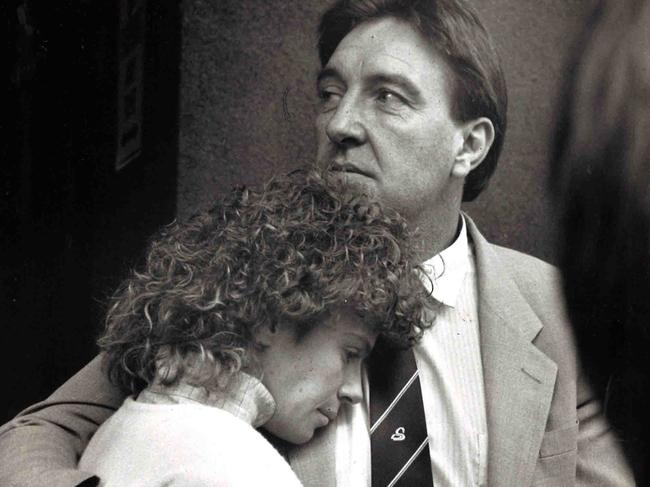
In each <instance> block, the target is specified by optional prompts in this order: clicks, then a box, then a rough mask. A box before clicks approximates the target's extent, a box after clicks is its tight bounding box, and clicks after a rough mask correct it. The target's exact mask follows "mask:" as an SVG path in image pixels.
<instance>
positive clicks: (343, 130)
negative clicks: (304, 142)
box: [325, 93, 366, 147]
mask: <svg viewBox="0 0 650 487" xmlns="http://www.w3.org/2000/svg"><path fill="white" fill-rule="evenodd" d="M361 118H362V117H361V109H360V107H359V103H358V101H357V100H356V99H355V98H354V97H353V96H351V94H349V93H348V94H346V95H345V96H344V97H343V98H342V99H341V101H340V102H339V104H338V106H337V107H336V110H335V112H334V115H332V118H330V119H329V122H328V123H327V126H326V128H325V130H326V132H327V136H328V137H329V139H330V140H331V141H332V142H334V143H335V144H337V145H340V146H345V147H354V146H357V145H360V144H363V143H364V141H365V137H366V131H365V127H364V125H363V122H362V119H361Z"/></svg>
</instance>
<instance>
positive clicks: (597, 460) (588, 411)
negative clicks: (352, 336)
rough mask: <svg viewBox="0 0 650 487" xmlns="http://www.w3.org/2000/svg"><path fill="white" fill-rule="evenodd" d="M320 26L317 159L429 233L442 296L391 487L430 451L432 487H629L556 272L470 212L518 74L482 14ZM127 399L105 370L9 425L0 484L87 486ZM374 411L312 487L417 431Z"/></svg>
mask: <svg viewBox="0 0 650 487" xmlns="http://www.w3.org/2000/svg"><path fill="white" fill-rule="evenodd" d="M320 33H321V38H320V44H319V50H320V58H321V62H322V64H323V69H322V71H321V73H320V75H319V79H318V88H319V93H320V97H321V105H320V111H319V114H318V116H317V121H316V126H317V131H318V146H319V147H318V161H319V163H320V164H321V166H322V167H327V168H329V170H330V174H331V177H333V178H335V179H338V180H341V181H343V182H344V183H345V184H347V185H349V186H350V187H351V188H353V189H355V190H359V191H363V192H366V193H369V194H371V195H373V196H375V197H377V198H378V199H380V200H381V201H383V202H384V203H385V204H387V205H389V206H392V207H394V208H395V209H397V210H399V211H400V212H401V213H402V214H403V215H404V216H405V217H406V218H407V219H408V220H409V223H410V224H411V225H412V226H413V227H417V228H418V229H419V232H420V238H419V241H418V243H419V248H420V255H421V258H422V261H423V262H425V267H427V268H428V269H429V270H430V279H431V282H432V284H433V286H432V288H433V289H432V296H433V298H434V299H435V300H436V301H437V304H436V309H437V316H436V317H435V323H434V326H433V327H432V328H431V329H430V330H429V331H427V332H426V333H425V335H424V337H423V339H422V342H421V343H420V344H419V345H418V347H417V348H416V350H415V362H416V364H417V367H418V373H417V374H414V375H413V377H414V378H416V377H417V380H418V381H419V385H420V387H415V388H410V389H409V390H416V391H421V395H422V399H421V401H422V402H423V404H424V416H423V419H422V420H421V421H419V422H422V423H425V424H426V429H427V432H426V433H425V436H426V438H425V440H424V441H423V442H422V444H421V447H420V448H418V450H417V451H416V452H415V453H414V454H413V456H411V457H410V458H409V459H408V460H409V461H407V462H406V463H405V464H404V466H403V467H402V468H400V469H399V470H398V472H397V474H396V475H395V476H394V477H393V478H392V480H389V481H388V482H386V484H384V485H395V484H396V485H400V483H399V482H401V485H409V483H408V482H407V480H406V479H408V478H409V477H408V475H410V473H409V471H410V469H411V467H412V466H414V465H416V464H417V465H419V466H420V467H421V465H422V462H417V461H415V459H416V457H417V458H418V459H420V460H422V459H424V463H423V464H424V467H425V468H424V470H425V473H426V475H428V476H429V477H428V478H430V480H428V481H426V482H419V481H418V482H411V483H410V485H424V484H426V483H428V484H431V482H433V483H434V484H435V485H436V486H447V485H453V486H466V485H490V486H513V487H514V486H522V485H542V484H543V485H573V484H574V483H578V484H581V485H627V484H629V483H630V477H629V472H628V470H627V467H626V466H625V463H624V461H623V460H622V458H621V455H620V452H619V448H618V446H617V444H616V441H615V439H614V438H613V435H612V434H611V433H610V432H609V430H608V427H607V424H606V422H605V421H604V419H603V417H602V415H601V410H600V407H599V404H598V402H597V401H595V400H594V398H593V397H592V395H591V393H590V391H589V388H588V387H587V386H586V385H585V384H584V382H583V380H582V377H581V374H580V370H579V367H578V366H577V363H576V359H575V350H574V346H573V343H572V338H571V334H570V330H569V326H568V324H567V322H566V318H565V316H564V313H563V309H562V306H561V299H560V298H559V295H558V292H557V291H558V290H557V284H556V274H555V271H554V270H553V269H552V268H551V267H550V266H548V265H546V264H544V263H542V262H540V261H538V260H536V259H534V258H532V257H528V256H525V255H522V254H520V253H517V252H514V251H510V250H506V249H503V248H499V247H496V246H493V245H491V244H489V243H487V242H486V241H485V239H484V238H483V237H482V236H481V234H480V233H479V232H478V230H477V229H476V227H475V225H474V224H473V222H472V221H471V220H470V219H469V218H468V217H466V216H463V215H462V214H461V212H460V205H461V202H462V201H463V200H466V201H468V200H471V199H473V198H475V197H476V196H477V195H478V194H479V193H480V191H481V190H482V188H483V187H484V186H485V185H486V184H487V181H488V179H489V177H490V176H491V174H492V172H493V171H494V168H495V165H496V162H497V159H498V156H499V152H500V149H501V146H502V143H503V136H504V132H505V126H506V92H505V84H504V81H503V75H502V73H501V70H500V67H499V63H498V59H497V56H496V54H495V52H494V50H493V48H492V44H491V41H490V40H489V38H488V36H487V33H486V32H485V30H484V28H483V27H482V25H481V23H480V21H479V20H478V18H477V17H476V15H475V13H474V12H473V10H472V9H470V8H469V7H468V6H467V5H465V4H464V3H463V2H461V1H458V0H443V1H433V0H430V1H428V2H406V1H379V0H377V1H356V2H355V1H352V2H339V3H337V4H336V5H335V6H333V7H332V8H331V9H330V10H328V11H327V12H326V13H325V15H324V16H323V19H322V22H321V27H320ZM412 356H413V355H411V357H412ZM372 372H373V371H372V367H371V370H370V373H371V375H372ZM388 373H390V371H389V372H388ZM418 374H419V376H418ZM374 382H375V381H374V379H372V380H371V383H370V386H369V388H370V389H369V390H366V392H367V395H369V396H370V400H371V402H372V401H373V400H374V399H373V398H374V397H378V395H375V394H374V393H373V392H372V388H373V383H374ZM410 384H411V385H412V382H411V383H410ZM416 385H417V384H416ZM400 394H401V393H400ZM122 399H123V397H122V396H121V395H120V394H118V393H117V392H116V390H115V389H114V388H113V387H112V386H111V385H110V383H109V382H108V380H107V379H106V377H105V376H104V374H103V373H102V372H101V370H100V369H99V366H98V361H97V359H96V360H95V361H93V362H91V363H90V364H89V365H88V366H87V367H86V368H85V369H84V370H82V371H81V372H80V373H79V374H77V375H76V376H75V377H73V378H72V379H71V380H70V381H69V382H68V383H67V384H65V385H64V386H63V387H62V388H61V389H59V390H58V391H56V392H55V393H54V394H53V396H51V397H50V398H49V399H48V400H47V401H45V402H44V403H41V404H39V405H36V406H33V407H32V408H30V409H29V410H27V411H26V412H25V413H24V414H23V416H22V417H19V418H18V419H16V420H14V422H13V424H12V425H9V426H8V427H5V428H4V430H3V433H4V434H3V436H1V437H0V454H1V455H2V457H1V459H0V460H1V461H2V466H3V469H2V472H3V473H2V475H3V476H4V478H2V477H0V480H5V483H7V481H8V482H9V483H11V482H12V481H13V482H15V483H20V482H19V480H20V481H23V483H28V482H32V483H34V484H36V483H39V482H40V483H41V484H47V485H56V484H59V485H71V484H72V483H73V482H76V481H81V480H84V479H87V478H88V477H89V474H84V473H82V472H75V471H71V470H69V468H70V467H73V466H74V465H75V463H76V458H77V456H78V455H79V453H80V452H81V451H82V450H83V448H84V446H85V444H86V443H87V441H88V438H89V437H90V436H91V435H92V433H93V432H94V431H95V429H96V428H97V425H98V424H99V423H101V422H103V421H104V420H105V419H106V418H107V417H108V416H109V415H110V414H111V412H112V410H113V409H114V408H116V407H118V406H119V404H120V403H121V401H122ZM418 401H419V398H418ZM394 402H395V401H393V403H394ZM393 403H391V406H392V405H393ZM369 407H370V409H371V413H372V409H373V404H372V403H371V404H370V405H369ZM367 411H368V404H366V406H365V407H364V406H361V407H358V408H350V409H349V410H347V411H344V412H343V414H342V415H341V417H340V418H339V420H338V421H337V424H336V427H330V428H326V429H325V431H324V432H323V434H322V435H321V436H320V437H319V438H317V439H316V440H314V441H313V442H312V443H311V444H310V445H308V446H306V447H305V448H303V449H300V450H297V451H294V452H292V453H291V454H290V460H291V463H292V466H293V468H294V470H295V471H296V473H297V474H298V476H299V477H300V478H301V480H303V482H304V483H305V485H325V486H329V485H355V486H358V485H362V486H363V485H370V472H371V471H374V470H375V468H376V464H377V463H378V462H377V459H379V458H382V457H383V454H384V453H386V449H390V448H393V446H395V447H396V445H401V444H402V442H404V443H406V442H407V441H405V440H406V439H407V438H410V436H411V431H410V427H409V429H406V428H404V427H398V428H396V429H395V430H394V432H393V434H392V435H390V438H391V439H392V441H393V443H389V444H388V446H386V447H377V446H375V445H374V443H372V446H371V442H373V441H374V440H373V439H372V438H369V436H370V435H369V430H368V428H369V426H371V424H370V422H369V421H371V420H372V418H369V417H368V416H369V415H368V413H367ZM410 411H411V412H412V413H413V414H415V409H412V410H410ZM371 416H372V414H371ZM379 421H380V420H378V421H377V424H378V422H379ZM373 426H374V420H373ZM10 428H11V429H10ZM371 448H372V455H371V454H370V453H371ZM17 450H20V451H21V454H20V455H15V451H17ZM388 453H390V451H388ZM388 456H389V457H390V455H388ZM379 467H381V465H380V466H379ZM373 482H374V483H373V485H377V482H378V479H377V477H375V478H374V479H373Z"/></svg>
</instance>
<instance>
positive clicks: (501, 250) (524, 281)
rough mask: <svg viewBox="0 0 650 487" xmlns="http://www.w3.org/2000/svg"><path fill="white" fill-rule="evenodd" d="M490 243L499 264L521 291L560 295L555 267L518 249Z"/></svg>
mask: <svg viewBox="0 0 650 487" xmlns="http://www.w3.org/2000/svg"><path fill="white" fill-rule="evenodd" d="M491 245H492V247H493V248H494V250H495V251H496V253H497V255H498V256H499V259H500V261H501V265H502V266H503V267H504V268H505V269H506V270H507V271H508V273H509V274H510V275H511V276H512V277H513V279H514V280H515V282H516V283H517V285H518V286H519V288H520V289H521V290H522V292H525V293H529V292H535V293H551V294H552V295H553V297H560V288H561V276H560V272H559V270H558V268H557V267H555V266H554V265H552V264H549V263H548V262H546V261H543V260H542V259H539V258H537V257H533V256H532V255H528V254H525V253H523V252H519V251H518V250H513V249H509V248H507V247H501V246H500V245H494V244H491ZM549 297H550V296H549Z"/></svg>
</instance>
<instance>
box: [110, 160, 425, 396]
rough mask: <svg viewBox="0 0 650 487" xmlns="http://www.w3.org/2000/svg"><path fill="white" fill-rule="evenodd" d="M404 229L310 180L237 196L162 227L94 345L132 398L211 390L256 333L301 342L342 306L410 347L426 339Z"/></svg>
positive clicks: (236, 364) (382, 212)
mask: <svg viewBox="0 0 650 487" xmlns="http://www.w3.org/2000/svg"><path fill="white" fill-rule="evenodd" d="M409 237H410V235H409V232H408V230H407V227H406V223H405V221H404V220H403V219H402V218H401V217H399V216H398V215H397V214H395V213H393V212H390V211H388V210H386V209H382V208H381V207H380V206H379V205H378V204H377V203H374V202H371V201H369V200H367V199H366V198H365V197H361V196H354V197H353V196H349V195H346V194H344V193H343V192H341V191H338V190H337V189H335V188H333V187H332V186H330V185H329V184H328V183H327V182H325V180H324V179H323V178H322V177H321V176H319V175H318V174H316V173H313V172H300V173H298V174H293V175H292V176H287V177H285V178H278V179H274V180H272V181H271V182H269V183H268V184H266V185H265V186H264V187H263V188H262V190H261V191H253V190H251V189H247V188H239V189H236V190H234V191H233V192H232V193H231V194H230V195H229V196H227V197H226V198H225V199H223V200H222V201H219V202H218V203H217V204H216V205H215V206H214V207H213V208H212V209H211V210H209V211H207V212H205V213H201V214H199V215H196V216H195V217H193V218H192V219H190V220H189V221H188V222H187V223H184V224H180V223H172V224H171V225H169V226H167V227H164V228H163V229H162V230H161V232H160V234H159V235H158V236H157V237H155V238H154V239H153V240H152V241H151V243H150V246H149V249H148V253H147V257H146V263H145V265H144V267H143V268H142V269H141V270H135V271H133V272H132V275H131V277H130V278H128V279H126V280H125V281H124V282H123V283H122V285H121V286H120V287H119V288H118V290H117V292H116V293H115V295H114V296H113V298H112V304H111V306H110V309H109V311H108V314H107V318H106V327H105V332H104V334H103V336H102V337H101V338H100V340H99V345H100V347H101V348H102V350H103V351H104V352H105V363H106V365H107V367H108V372H109V376H110V377H111V380H112V381H113V382H114V383H115V384H117V385H118V386H120V387H121V388H122V389H123V390H125V391H127V392H128V393H136V392H138V391H140V390H142V389H143V388H144V387H146V386H147V385H149V384H152V383H154V382H158V383H162V384H163V385H172V384H175V383H177V382H178V381H179V380H181V379H183V380H184V381H187V382H189V383H191V384H193V385H197V386H203V387H206V388H214V387H219V386H220V385H222V384H223V383H224V382H223V381H224V380H226V379H227V378H228V377H229V375H230V374H232V373H233V372H235V371H237V370H239V369H240V368H242V367H243V366H245V365H250V364H251V358H252V357H251V355H252V354H251V350H254V347H255V343H254V336H255V331H256V330H257V329H258V328H260V327H271V328H272V329H274V328H275V327H277V326H285V324H289V325H291V326H293V327H294V329H295V333H296V336H297V339H300V338H301V337H302V336H304V335H305V334H306V333H308V332H309V331H310V330H311V329H312V327H313V326H318V323H319V318H320V317H322V316H324V314H326V313H327V312H328V311H329V310H331V308H332V306H335V305H340V304H346V305H349V306H352V307H353V308H354V310H355V311H356V312H357V313H358V314H359V315H360V316H361V317H362V318H363V320H364V322H365V323H366V324H367V325H368V326H370V327H372V328H373V329H374V330H375V331H378V332H380V333H382V334H383V335H384V336H385V337H386V338H388V339H389V340H390V341H392V342H393V343H395V344H397V345H400V346H408V345H410V344H412V343H414V341H416V340H417V339H418V338H419V336H420V335H421V333H422V326H423V325H422V320H421V314H422V307H423V299H424V297H425V291H424V287H423V286H422V283H421V281H420V277H419V275H418V273H416V272H415V268H416V265H415V264H414V263H413V262H412V258H413V251H412V249H411V247H410V245H409Z"/></svg>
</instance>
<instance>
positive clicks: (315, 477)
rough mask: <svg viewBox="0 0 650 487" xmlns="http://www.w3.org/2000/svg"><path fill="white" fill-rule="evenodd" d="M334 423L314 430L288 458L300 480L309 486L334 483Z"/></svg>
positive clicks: (324, 485)
mask: <svg viewBox="0 0 650 487" xmlns="http://www.w3.org/2000/svg"><path fill="white" fill-rule="evenodd" d="M335 452H336V423H334V424H332V425H330V426H329V427H327V428H323V429H321V430H319V431H317V432H316V435H314V438H313V439H312V440H311V441H310V442H309V443H307V444H306V445H303V446H301V447H297V448H294V449H292V450H291V451H290V452H289V455H288V457H289V458H288V459H289V463H290V464H291V468H292V469H293V471H294V472H295V473H296V475H297V476H298V478H299V479H300V481H301V482H302V483H303V484H304V485H308V486H309V487H321V486H322V487H331V486H333V485H336V455H335Z"/></svg>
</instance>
